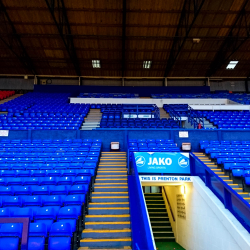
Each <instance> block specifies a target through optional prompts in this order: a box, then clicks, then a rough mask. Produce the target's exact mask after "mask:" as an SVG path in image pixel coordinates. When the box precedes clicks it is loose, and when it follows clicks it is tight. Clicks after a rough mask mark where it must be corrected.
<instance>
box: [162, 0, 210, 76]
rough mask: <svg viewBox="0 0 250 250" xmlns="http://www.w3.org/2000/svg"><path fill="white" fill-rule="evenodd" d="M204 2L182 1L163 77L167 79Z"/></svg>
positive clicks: (203, 0) (198, 0) (194, 0)
mask: <svg viewBox="0 0 250 250" xmlns="http://www.w3.org/2000/svg"><path fill="white" fill-rule="evenodd" d="M204 2H205V0H184V5H183V9H182V12H181V17H180V20H179V24H178V27H177V30H176V33H175V38H174V41H173V44H172V48H171V52H170V55H169V58H168V61H167V67H166V70H165V73H164V77H167V76H168V75H169V73H170V71H171V69H172V67H173V66H174V63H175V61H176V59H177V57H178V55H179V54H180V52H181V49H182V47H183V45H184V43H185V41H186V39H187V37H188V35H189V32H190V30H191V28H192V26H193V24H194V22H195V20H196V18H197V16H198V14H199V12H200V10H201V8H202V6H203V4H204Z"/></svg>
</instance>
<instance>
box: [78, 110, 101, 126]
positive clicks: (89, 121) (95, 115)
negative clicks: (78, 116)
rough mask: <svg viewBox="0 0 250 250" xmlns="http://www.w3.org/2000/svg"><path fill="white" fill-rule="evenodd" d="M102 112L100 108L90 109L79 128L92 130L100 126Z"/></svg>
mask: <svg viewBox="0 0 250 250" xmlns="http://www.w3.org/2000/svg"><path fill="white" fill-rule="evenodd" d="M101 118H102V113H101V111H100V109H90V111H89V113H88V115H87V117H85V120H84V123H83V124H82V127H81V130H92V129H96V128H99V127H100V121H101Z"/></svg>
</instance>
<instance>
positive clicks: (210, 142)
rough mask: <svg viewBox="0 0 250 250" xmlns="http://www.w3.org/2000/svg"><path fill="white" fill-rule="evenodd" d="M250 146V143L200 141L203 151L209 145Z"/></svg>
mask: <svg viewBox="0 0 250 250" xmlns="http://www.w3.org/2000/svg"><path fill="white" fill-rule="evenodd" d="M245 144H247V145H250V141H208V140H205V141H200V146H201V149H204V147H205V146H208V145H245Z"/></svg>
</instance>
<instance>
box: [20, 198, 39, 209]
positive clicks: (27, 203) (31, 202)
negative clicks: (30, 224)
mask: <svg viewBox="0 0 250 250" xmlns="http://www.w3.org/2000/svg"><path fill="white" fill-rule="evenodd" d="M22 200H23V206H24V207H31V206H39V207H41V206H42V199H41V196H24V197H23V198H22Z"/></svg>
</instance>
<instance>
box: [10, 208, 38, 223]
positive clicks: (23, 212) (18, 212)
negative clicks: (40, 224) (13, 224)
mask: <svg viewBox="0 0 250 250" xmlns="http://www.w3.org/2000/svg"><path fill="white" fill-rule="evenodd" d="M33 216H34V215H33V210H32V209H31V208H30V207H22V208H16V209H15V210H14V212H13V217H25V218H29V219H30V220H31V221H33Z"/></svg>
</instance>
